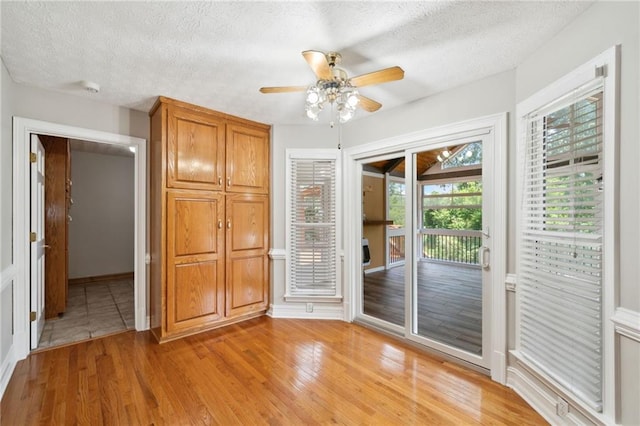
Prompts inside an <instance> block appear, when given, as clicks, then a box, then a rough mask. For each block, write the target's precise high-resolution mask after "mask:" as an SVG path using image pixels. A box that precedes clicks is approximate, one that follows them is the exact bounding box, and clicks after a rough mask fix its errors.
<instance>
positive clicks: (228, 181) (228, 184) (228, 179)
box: [227, 177, 231, 186]
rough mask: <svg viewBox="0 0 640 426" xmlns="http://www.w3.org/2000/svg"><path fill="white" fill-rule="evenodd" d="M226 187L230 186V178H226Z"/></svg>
mask: <svg viewBox="0 0 640 426" xmlns="http://www.w3.org/2000/svg"><path fill="white" fill-rule="evenodd" d="M227 186H231V178H230V177H228V178H227Z"/></svg>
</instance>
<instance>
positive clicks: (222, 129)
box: [149, 97, 270, 342]
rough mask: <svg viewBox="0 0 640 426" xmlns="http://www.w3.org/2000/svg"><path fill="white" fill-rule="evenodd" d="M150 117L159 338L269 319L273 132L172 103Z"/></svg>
mask: <svg viewBox="0 0 640 426" xmlns="http://www.w3.org/2000/svg"><path fill="white" fill-rule="evenodd" d="M149 115H150V117H151V138H150V139H151V141H150V144H151V149H150V152H151V158H150V169H151V176H152V179H151V183H150V185H151V191H150V201H151V207H150V210H151V214H150V215H151V221H150V222H151V229H150V232H151V265H150V281H151V282H150V287H151V288H150V313H151V315H150V316H151V332H152V334H153V335H154V336H155V338H156V339H157V340H158V341H159V342H167V341H170V340H173V339H176V338H179V337H184V336H186V335H190V334H193V333H197V332H201V331H203V330H207V329H212V328H216V327H221V326H225V325H228V324H231V323H234V322H237V321H242V320H245V319H248V318H253V317H255V316H258V315H263V314H264V313H265V312H266V308H267V304H268V293H269V280H270V277H269V261H268V248H269V200H268V195H267V194H268V190H269V168H270V166H269V133H270V126H268V125H264V124H261V123H256V122H252V121H249V120H244V119H240V118H238V117H233V116H230V115H227V114H224V113H220V112H217V111H212V110H209V109H206V108H203V107H199V106H197V105H190V104H187V103H184V102H180V101H176V100H173V99H169V98H165V97H159V98H158V101H157V102H156V104H155V105H154V107H153V108H152V110H151V112H150V113H149ZM227 154H228V155H227ZM233 176H237V177H238V183H237V184H236V183H235V179H234V178H233ZM251 193H260V194H264V195H261V196H260V197H262V198H259V201H255V200H258V198H256V199H255V200H253V199H247V198H242V197H245V196H246V195H247V194H249V195H250V194H251ZM236 195H237V196H238V197H240V198H238V199H237V201H238V204H237V205H236V208H235V209H234V208H232V209H231V210H228V209H225V200H226V197H225V196H236ZM234 200H235V199H234ZM240 201H242V203H240ZM236 224H237V226H236ZM225 230H226V231H225ZM233 241H235V245H236V248H235V249H231V248H230V247H231V246H232V245H233ZM230 254H231V257H230V256H229V255H230ZM238 259H242V260H239V261H238V264H237V265H236V266H234V265H233V262H234V261H235V260H238ZM238 265H241V266H238ZM247 268H249V269H247ZM256 268H257V269H256ZM234 270H235V272H234ZM227 277H236V278H227ZM233 300H236V301H237V302H233Z"/></svg>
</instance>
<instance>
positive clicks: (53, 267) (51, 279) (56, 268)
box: [40, 135, 70, 319]
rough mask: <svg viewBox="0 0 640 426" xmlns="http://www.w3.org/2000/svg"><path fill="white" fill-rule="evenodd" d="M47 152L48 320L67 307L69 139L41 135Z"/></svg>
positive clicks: (45, 287)
mask: <svg viewBox="0 0 640 426" xmlns="http://www.w3.org/2000/svg"><path fill="white" fill-rule="evenodd" d="M40 140H41V142H42V145H43V146H44V149H45V187H44V200H45V217H44V227H45V284H44V297H45V318H47V319H49V318H54V317H56V316H58V315H59V314H62V313H64V311H65V310H66V308H67V288H68V276H67V274H68V263H69V261H68V258H69V256H68V250H69V240H68V236H69V232H68V217H69V195H68V188H69V186H70V179H69V177H70V170H69V166H70V155H69V140H68V139H63V138H58V137H53V136H44V135H42V136H40Z"/></svg>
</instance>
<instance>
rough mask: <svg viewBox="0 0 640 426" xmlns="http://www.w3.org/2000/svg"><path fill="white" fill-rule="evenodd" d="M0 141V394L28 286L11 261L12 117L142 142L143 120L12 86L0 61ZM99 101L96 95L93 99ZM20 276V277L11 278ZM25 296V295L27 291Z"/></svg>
mask: <svg viewBox="0 0 640 426" xmlns="http://www.w3.org/2000/svg"><path fill="white" fill-rule="evenodd" d="M0 68H1V70H0V78H1V79H0V84H1V87H0V89H1V90H0V93H1V101H2V111H1V115H0V118H1V123H0V125H1V127H2V129H1V133H0V135H1V139H0V283H1V284H2V288H1V291H0V309H1V311H0V393H2V392H4V387H5V386H6V384H7V381H8V379H9V377H10V374H11V372H12V371H13V368H14V366H15V362H16V360H15V358H14V356H13V348H14V346H13V345H14V340H15V339H16V337H15V336H16V334H18V333H22V334H24V333H26V330H23V329H19V330H18V329H15V330H12V327H13V326H14V324H16V322H15V321H14V317H13V308H14V307H13V300H12V295H13V294H14V293H15V291H14V288H15V287H16V286H22V287H21V288H24V287H26V286H28V274H25V273H24V272H25V271H24V270H21V268H24V267H25V265H14V264H13V263H12V251H13V246H12V220H13V217H12V216H13V214H12V209H13V203H12V183H11V182H12V175H13V169H12V143H13V137H12V117H13V116H17V117H23V118H30V119H35V120H42V121H47V122H52V123H58V124H64V125H69V126H76V127H81V128H86V129H92V130H100V131H104V132H110V133H118V134H122V135H130V136H137V137H141V138H144V139H148V135H149V117H148V115H147V113H145V112H141V111H134V110H130V109H128V108H122V107H117V106H113V105H109V104H105V103H101V102H99V101H97V100H94V99H90V98H89V95H88V94H84V93H80V94H79V96H76V95H73V94H67V93H58V92H52V91H47V90H42V89H37V88H34V87H27V86H22V85H19V84H16V83H15V82H13V81H12V80H11V77H10V76H9V74H8V72H7V70H6V68H5V66H4V63H3V64H2V66H0ZM94 98H95V99H99V95H96V96H94ZM18 276H20V277H22V278H20V279H17V277H18ZM27 294H28V291H27Z"/></svg>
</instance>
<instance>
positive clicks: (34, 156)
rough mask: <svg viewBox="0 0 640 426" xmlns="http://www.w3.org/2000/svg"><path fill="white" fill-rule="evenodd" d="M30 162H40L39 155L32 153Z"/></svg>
mask: <svg viewBox="0 0 640 426" xmlns="http://www.w3.org/2000/svg"><path fill="white" fill-rule="evenodd" d="M29 161H31V162H32V163H35V162H36V161H38V155H37V154H36V153H35V152H30V153H29Z"/></svg>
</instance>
